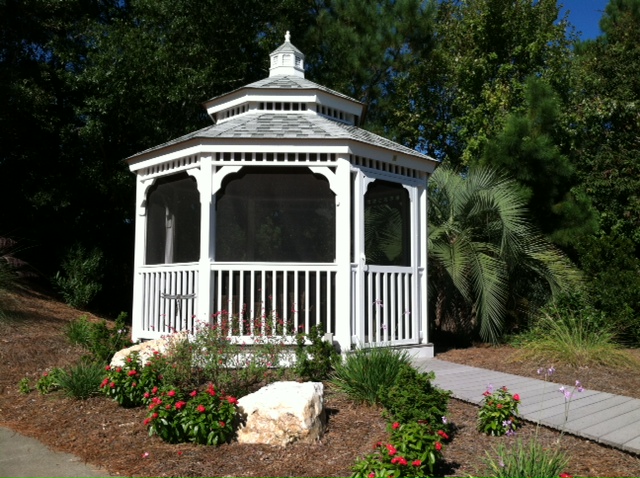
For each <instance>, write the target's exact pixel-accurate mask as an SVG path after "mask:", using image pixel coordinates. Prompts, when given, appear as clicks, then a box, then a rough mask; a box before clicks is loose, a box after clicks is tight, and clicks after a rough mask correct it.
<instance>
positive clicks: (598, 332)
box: [517, 297, 634, 367]
mask: <svg viewBox="0 0 640 478" xmlns="http://www.w3.org/2000/svg"><path fill="white" fill-rule="evenodd" d="M615 340H616V334H615V331H614V330H613V329H612V328H611V326H610V325H608V323H607V318H606V317H605V316H604V315H603V314H602V313H601V312H598V311H597V310H595V309H594V308H593V307H591V306H590V305H589V304H588V303H587V302H585V301H584V300H583V299H580V298H576V297H573V298H572V297H565V298H563V299H561V300H560V301H559V302H555V303H552V304H550V305H549V306H547V307H546V308H545V309H544V310H543V313H542V315H541V316H540V317H539V318H538V320H537V321H536V322H535V323H534V326H533V327H532V329H531V330H530V331H529V332H528V333H526V334H524V335H523V336H522V337H521V338H520V339H519V340H518V342H517V345H519V346H520V347H521V348H522V356H523V357H526V358H530V359H534V360H538V361H548V362H554V363H566V364H569V365H572V366H574V367H590V366H593V365H605V366H629V365H632V364H633V363H634V361H633V359H632V358H631V357H630V356H629V355H628V354H627V353H626V352H625V351H624V350H621V347H620V346H619V345H618V344H617V343H616V342H615Z"/></svg>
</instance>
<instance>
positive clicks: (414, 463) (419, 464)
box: [411, 460, 422, 466]
mask: <svg viewBox="0 0 640 478" xmlns="http://www.w3.org/2000/svg"><path fill="white" fill-rule="evenodd" d="M411 464H412V465H413V466H422V462H421V461H420V460H414V461H413V462H412V463H411Z"/></svg>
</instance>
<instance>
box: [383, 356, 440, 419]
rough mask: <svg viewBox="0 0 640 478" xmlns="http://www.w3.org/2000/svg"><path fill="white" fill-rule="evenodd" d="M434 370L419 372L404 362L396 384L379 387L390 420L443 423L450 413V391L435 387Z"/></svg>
mask: <svg viewBox="0 0 640 478" xmlns="http://www.w3.org/2000/svg"><path fill="white" fill-rule="evenodd" d="M434 378H435V374H434V373H433V372H429V373H426V372H418V371H417V370H416V369H415V368H413V367H412V366H411V365H407V364H403V365H402V366H401V367H400V372H399V373H398V375H397V376H396V379H395V381H394V384H393V385H392V386H391V387H389V388H388V389H381V390H380V394H379V396H380V401H381V404H382V405H383V406H384V407H385V409H386V413H387V414H388V415H389V417H390V418H391V420H395V421H398V422H400V423H407V422H417V421H423V422H428V423H441V421H442V417H443V416H445V415H446V414H447V407H448V404H449V397H450V396H451V393H450V392H448V391H444V390H441V389H439V388H438V387H435V386H434V385H433V384H432V383H431V381H432V380H433V379H434Z"/></svg>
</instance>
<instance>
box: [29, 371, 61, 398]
mask: <svg viewBox="0 0 640 478" xmlns="http://www.w3.org/2000/svg"><path fill="white" fill-rule="evenodd" d="M62 373H63V370H62V369H61V368H54V369H52V370H51V371H50V372H45V373H43V374H42V377H40V378H39V379H38V381H37V382H36V389H37V390H38V392H40V393H41V394H42V395H47V394H48V393H51V392H54V391H56V390H58V389H59V388H60V376H61V375H62Z"/></svg>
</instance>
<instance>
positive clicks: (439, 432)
mask: <svg viewBox="0 0 640 478" xmlns="http://www.w3.org/2000/svg"><path fill="white" fill-rule="evenodd" d="M438 435H440V436H441V437H442V438H444V439H445V440H448V439H449V435H447V434H446V433H445V432H443V431H442V430H438Z"/></svg>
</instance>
